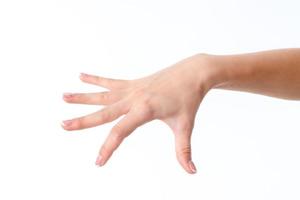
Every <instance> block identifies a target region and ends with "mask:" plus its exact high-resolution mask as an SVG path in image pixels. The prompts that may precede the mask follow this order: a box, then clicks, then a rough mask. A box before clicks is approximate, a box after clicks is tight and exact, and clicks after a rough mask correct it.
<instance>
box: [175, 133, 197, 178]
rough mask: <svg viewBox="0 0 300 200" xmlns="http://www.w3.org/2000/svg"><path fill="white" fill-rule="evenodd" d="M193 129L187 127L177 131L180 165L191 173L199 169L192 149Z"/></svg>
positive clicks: (176, 144) (176, 145) (177, 152)
mask: <svg viewBox="0 0 300 200" xmlns="http://www.w3.org/2000/svg"><path fill="white" fill-rule="evenodd" d="M191 135H192V129H185V130H182V131H180V132H176V133H175V149H176V157H177V160H178V162H179V163H180V165H181V166H182V167H183V168H184V169H185V171H187V172H188V173H190V174H195V173H196V172H197V169H196V167H195V164H194V163H193V161H192V155H191V154H192V150H191Z"/></svg>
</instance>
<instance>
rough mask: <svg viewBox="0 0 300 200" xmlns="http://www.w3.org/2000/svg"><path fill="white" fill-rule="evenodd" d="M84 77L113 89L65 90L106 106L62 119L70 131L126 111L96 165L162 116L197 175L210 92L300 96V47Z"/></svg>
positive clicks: (74, 99) (73, 98) (78, 99)
mask: <svg viewBox="0 0 300 200" xmlns="http://www.w3.org/2000/svg"><path fill="white" fill-rule="evenodd" d="M80 79H81V80H82V81H83V82H85V83H89V84H94V85H98V86H100V87H104V88H106V89H108V90H107V91H105V92H99V93H72V94H71V93H65V94H64V95H63V99H64V100H65V101H66V102H68V103H76V104H92V105H105V107H104V108H103V109H101V110H99V111H96V112H94V113H91V114H89V115H86V116H83V117H78V118H74V119H71V120H66V121H63V123H62V127H63V128H64V129H65V130H68V131H73V130H80V129H85V128H91V127H95V126H99V125H102V124H105V123H108V122H111V121H114V120H116V119H118V118H119V117H121V116H123V115H124V117H123V118H122V119H121V120H120V121H119V122H118V123H117V124H116V125H115V126H114V127H113V128H112V130H111V132H110V134H109V135H108V137H107V139H106V140H105V142H104V144H103V145H102V147H101V149H100V151H99V156H98V157H97V160H96V164H97V165H99V166H103V165H104V164H105V163H106V162H107V161H108V159H109V158H110V157H111V155H112V154H113V152H114V151H115V150H116V149H117V148H118V146H119V145H120V144H121V143H122V141H123V140H124V139H125V138H126V137H127V136H129V135H130V134H131V133H132V132H133V131H134V130H135V129H136V128H138V127H139V126H141V125H143V124H145V123H147V122H150V121H152V120H154V119H159V120H161V121H163V122H164V123H166V124H167V125H168V126H169V127H170V129H171V130H172V132H173V133H174V136H175V149H176V157H177V159H178V161H179V163H180V164H181V166H182V167H183V168H184V169H185V170H186V172H188V173H190V174H194V173H196V167H195V165H194V163H193V161H192V157H191V136H192V131H193V127H194V119H195V116H196V113H197V110H198V107H199V105H200V103H201V101H202V99H203V98H204V96H205V95H206V94H207V92H208V91H209V90H210V89H213V88H218V89H228V90H237V91H245V92H251V93H257V94H262V95H267V96H272V97H278V98H283V99H291V100H300V49H282V50H272V51H264V52H256V53H249V54H240V55H225V56H224V55H208V54H197V55H194V56H191V57H189V58H186V59H184V60H182V61H180V62H178V63H176V64H174V65H172V66H170V67H168V68H165V69H163V70H161V71H159V72H156V73H154V74H151V75H149V76H146V77H143V78H140V79H135V80H117V79H110V78H104V77H100V76H94V75H88V74H81V75H80Z"/></svg>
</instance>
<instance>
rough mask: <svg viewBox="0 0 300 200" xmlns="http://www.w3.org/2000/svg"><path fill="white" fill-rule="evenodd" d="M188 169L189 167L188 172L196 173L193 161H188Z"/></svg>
mask: <svg viewBox="0 0 300 200" xmlns="http://www.w3.org/2000/svg"><path fill="white" fill-rule="evenodd" d="M189 167H190V170H191V171H192V172H193V173H194V174H195V173H197V169H196V166H195V164H194V163H193V161H191V160H190V161H189Z"/></svg>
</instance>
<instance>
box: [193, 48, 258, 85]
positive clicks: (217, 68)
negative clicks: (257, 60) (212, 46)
mask: <svg viewBox="0 0 300 200" xmlns="http://www.w3.org/2000/svg"><path fill="white" fill-rule="evenodd" d="M197 57H198V59H199V65H198V67H199V68H201V69H200V71H198V74H199V76H201V77H200V80H201V79H202V80H203V81H204V85H205V87H206V88H207V90H209V89H212V88H230V87H232V86H234V84H235V83H236V82H240V81H242V80H244V79H247V77H249V76H251V75H252V74H253V71H252V68H251V66H248V65H247V64H246V63H242V60H241V59H240V56H238V55H230V56H219V55H209V54H198V55H197ZM203 76H205V78H203ZM202 84H203V83H202Z"/></svg>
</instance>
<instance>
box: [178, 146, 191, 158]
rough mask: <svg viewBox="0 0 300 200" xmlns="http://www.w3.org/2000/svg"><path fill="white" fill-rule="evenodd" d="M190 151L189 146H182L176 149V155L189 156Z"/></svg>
mask: <svg viewBox="0 0 300 200" xmlns="http://www.w3.org/2000/svg"><path fill="white" fill-rule="evenodd" d="M191 152H192V151H191V146H184V147H181V148H180V149H178V151H177V155H178V156H179V157H186V156H190V155H191Z"/></svg>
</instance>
